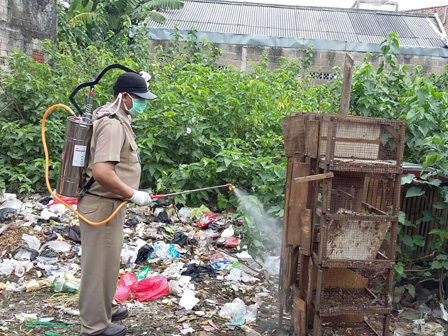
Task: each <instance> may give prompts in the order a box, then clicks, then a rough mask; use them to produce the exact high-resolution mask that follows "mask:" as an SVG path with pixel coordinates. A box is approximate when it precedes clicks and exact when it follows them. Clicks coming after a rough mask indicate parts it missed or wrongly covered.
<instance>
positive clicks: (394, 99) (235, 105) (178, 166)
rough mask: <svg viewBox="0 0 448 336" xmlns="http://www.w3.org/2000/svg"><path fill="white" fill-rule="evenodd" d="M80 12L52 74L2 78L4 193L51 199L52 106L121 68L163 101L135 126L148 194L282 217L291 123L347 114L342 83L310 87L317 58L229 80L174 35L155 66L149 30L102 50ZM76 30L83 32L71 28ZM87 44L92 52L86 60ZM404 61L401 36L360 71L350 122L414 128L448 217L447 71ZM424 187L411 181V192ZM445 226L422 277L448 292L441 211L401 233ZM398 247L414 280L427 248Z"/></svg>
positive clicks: (411, 150)
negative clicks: (141, 76)
mask: <svg viewBox="0 0 448 336" xmlns="http://www.w3.org/2000/svg"><path fill="white" fill-rule="evenodd" d="M82 5H83V6H86V2H83V3H82ZM98 6H99V4H98ZM92 8H93V7H92ZM71 10H72V11H73V13H72V14H71V15H72V16H71V17H70V16H69V17H66V15H68V13H67V12H60V20H59V24H60V40H59V42H58V44H57V45H52V44H51V43H50V42H45V43H44V44H43V48H44V52H45V55H46V62H47V63H45V64H40V63H35V62H33V61H32V59H31V58H30V57H28V56H26V55H24V54H23V53H21V52H19V51H17V52H14V53H12V54H11V55H10V56H9V57H8V58H7V60H6V61H7V64H8V67H9V69H10V70H9V72H8V73H2V74H1V76H0V86H1V91H0V122H1V124H0V125H1V126H0V128H1V131H0V189H3V188H7V189H8V191H17V192H20V193H24V192H33V191H42V190H44V189H45V187H44V184H43V150H42V148H41V146H40V119H41V117H42V116H43V113H44V112H45V110H46V109H47V108H48V107H49V106H51V105H53V104H56V103H64V104H69V101H68V96H69V94H70V93H71V91H72V90H73V89H74V87H76V85H77V84H79V83H81V82H84V81H89V80H92V79H93V78H94V77H96V75H97V74H98V73H99V72H100V71H101V70H102V69H103V68H104V67H105V66H107V65H109V64H112V63H121V64H123V65H126V66H128V67H130V68H133V69H136V70H141V69H145V70H147V71H149V72H150V73H152V75H153V80H152V81H151V84H150V85H151V91H153V92H155V93H156V94H157V95H158V99H157V100H155V101H153V102H151V103H150V104H149V107H148V110H147V111H146V113H144V114H143V115H141V116H139V117H138V118H137V119H136V120H135V123H134V125H135V126H134V127H135V131H136V133H137V138H138V145H139V148H140V151H141V158H142V169H143V174H142V183H141V186H142V187H153V190H154V189H156V191H157V192H161V193H164V192H169V191H173V192H174V191H180V190H185V189H193V188H200V187H205V186H211V185H217V184H224V183H227V182H230V183H234V184H236V185H237V186H238V187H239V188H241V189H243V190H246V191H248V192H249V193H250V194H252V195H256V196H257V197H258V199H259V200H260V204H264V205H265V206H266V208H267V210H268V212H269V213H270V214H272V215H274V216H277V217H282V215H283V207H284V204H283V202H284V197H283V196H284V184H285V168H286V159H285V158H284V157H283V143H282V124H281V120H282V118H283V117H285V116H289V115H290V114H291V113H292V112H298V111H314V112H321V113H337V111H338V106H339V100H340V91H341V81H340V80H335V81H331V82H328V83H325V84H321V85H313V82H312V79H311V77H310V76H308V75H307V67H308V66H309V65H310V64H311V61H312V58H313V50H312V49H309V50H308V51H307V52H306V56H305V57H303V58H302V59H300V60H291V61H287V60H286V59H283V62H282V64H281V66H279V67H278V68H276V69H274V70H270V69H268V68H267V61H266V57H265V58H263V60H262V61H261V62H260V63H259V64H253V65H252V68H251V71H249V72H240V71H238V70H237V69H235V68H233V67H228V68H227V69H225V70H219V69H218V68H217V66H216V61H217V58H218V57H219V56H220V51H219V50H218V49H216V48H215V47H214V46H213V45H212V44H211V43H210V42H208V41H201V42H198V41H197V38H196V34H195V32H194V31H192V32H191V33H190V35H189V37H188V39H187V41H186V43H185V44H184V47H181V45H180V40H181V38H180V35H179V33H178V32H175V33H174V35H173V36H172V43H171V46H170V48H169V49H168V50H162V49H161V48H159V49H158V52H157V54H156V55H155V56H154V57H150V56H149V55H148V46H149V41H148V40H147V39H146V37H145V36H146V35H145V31H144V30H137V31H136V32H135V34H134V35H133V38H132V39H130V38H129V36H128V34H127V33H125V32H126V31H127V30H122V31H120V32H118V33H115V36H118V35H119V34H123V35H122V37H123V38H120V39H114V41H113V42H111V40H109V39H108V38H102V39H97V38H96V37H95V36H96V35H95V34H96V33H94V32H89V25H88V20H87V21H82V20H81V19H80V17H78V18H79V20H81V21H79V22H81V23H82V24H81V23H74V22H76V21H77V20H74V21H73V19H74V18H75V17H76V16H77V15H79V14H81V13H83V12H87V11H88V10H89V8H85V7H82V8H80V9H78V7H76V9H74V8H72V9H71ZM78 12H79V13H78ZM61 18H62V19H64V18H65V21H64V20H62V21H61ZM93 19H94V18H92V20H93ZM70 20H71V21H72V22H71V21H70ZM73 23H74V24H75V27H74V28H73V27H71V26H70V24H73ZM89 34H93V35H91V36H89ZM84 38H85V39H84ZM93 42H95V43H94V44H95V45H92V43H93ZM83 44H84V45H85V46H86V47H85V48H84V47H83V48H79V46H80V45H83ZM397 49H398V36H397V35H396V34H394V33H391V34H390V35H389V36H388V37H387V39H386V40H385V41H384V42H383V44H382V51H383V54H382V56H381V57H380V61H381V65H380V67H379V68H377V69H376V68H375V67H374V66H373V65H372V64H371V62H370V61H371V59H370V56H368V57H367V58H366V60H365V61H364V63H363V64H361V65H360V66H358V67H357V68H356V70H355V72H354V75H353V85H352V99H351V108H350V109H351V113H352V114H355V115H363V116H372V117H381V118H393V119H401V120H406V121H407V122H408V131H407V142H406V149H405V157H406V160H407V161H411V162H417V163H421V164H423V167H424V169H426V168H427V167H429V166H431V167H433V168H435V169H436V172H434V173H427V174H424V175H423V179H424V180H425V181H426V182H427V183H429V184H431V185H433V186H434V187H436V188H437V193H438V195H439V197H440V202H438V203H437V205H436V206H434V207H435V208H436V209H444V208H447V207H448V190H447V187H446V186H445V185H444V184H442V183H441V181H440V180H439V179H437V175H438V174H443V175H447V174H448V164H447V153H448V146H447V140H446V134H447V123H446V119H447V113H448V106H447V105H448V100H447V92H446V83H447V81H446V79H447V78H448V70H447V71H445V73H443V74H441V75H432V76H430V77H425V76H423V75H422V68H421V67H419V66H417V67H416V68H415V69H414V70H413V71H409V69H408V68H407V66H406V65H402V64H399V63H398V60H397V56H396V53H397ZM335 71H339V69H335ZM117 74H118V72H110V73H108V74H107V75H106V76H105V77H104V78H103V80H102V83H101V85H98V86H97V87H96V93H97V94H96V97H95V106H99V105H101V104H103V103H104V102H106V101H107V100H109V98H110V96H111V94H112V92H111V90H112V84H113V81H114V79H115V78H116V75H117ZM339 77H340V76H338V78H339ZM85 96H86V92H80V93H79V94H78V97H79V104H80V105H81V106H83V104H84V101H83V99H84V98H83V97H85ZM64 113H65V112H62V111H58V112H54V113H53V114H52V115H51V117H50V119H49V120H48V121H47V125H48V126H47V140H48V144H49V147H50V156H51V160H52V165H51V171H50V172H51V179H52V181H53V184H55V182H54V181H55V180H56V175H57V174H58V172H57V170H58V165H59V163H58V160H59V156H60V152H61V149H62V146H63V139H64V129H65V114H64ZM413 179H414V177H412V176H408V177H406V178H404V179H403V183H411V182H412V180H413ZM419 195H422V191H421V190H419V188H418V187H417V186H414V187H412V188H410V189H409V191H408V194H407V196H408V197H415V196H419ZM176 202H177V203H179V204H189V205H198V204H201V203H207V204H208V205H209V206H211V207H212V208H215V209H219V210H224V209H226V210H230V209H233V208H234V207H235V206H236V205H237V201H236V198H235V196H234V195H233V194H230V193H229V192H227V191H217V192H201V193H193V194H190V195H182V196H179V197H178V198H177V199H176ZM434 218H435V219H436V220H437V222H438V223H439V228H438V229H437V230H433V231H432V232H430V235H434V236H435V237H436V240H435V242H434V243H431V244H432V245H431V247H430V248H431V250H432V251H433V256H434V257H435V259H434V260H431V259H428V258H424V256H422V257H423V258H421V259H420V260H419V265H421V266H422V267H423V268H424V271H422V277H427V276H430V275H431V276H432V275H434V274H435V273H437V274H436V275H437V276H438V279H442V280H443V279H444V277H445V274H446V271H447V270H448V254H446V253H445V249H444V247H445V246H446V239H447V238H448V231H447V227H446V221H445V219H444V218H441V217H440V215H439V216H437V215H436V214H435V212H431V211H430V212H426V213H424V214H422V218H421V219H420V220H419V221H418V222H416V223H410V222H409V221H407V220H406V219H405V215H404V214H401V216H400V222H401V225H402V226H406V225H412V226H416V225H419V224H420V223H422V222H425V221H427V220H430V219H431V220H432V219H434ZM399 237H400V241H402V242H403V243H404V245H405V248H404V249H403V250H400V251H398V252H399V254H398V257H399V263H398V264H397V271H398V274H399V276H400V277H405V276H406V272H405V269H406V268H407V267H409V266H411V265H412V261H411V260H410V259H409V257H410V255H411V254H412V253H413V251H414V250H415V249H416V247H418V246H421V245H422V244H425V241H424V239H423V237H421V236H414V237H409V236H407V235H406V234H404V232H403V231H400V232H399ZM252 238H253V240H254V241H256V244H259V243H261V241H262V240H263V239H266V238H267V237H266V236H263V235H262V234H257V235H254V236H253V237H252ZM256 244H255V246H256ZM419 267H420V266H419ZM424 272H426V273H424ZM400 277H399V279H400Z"/></svg>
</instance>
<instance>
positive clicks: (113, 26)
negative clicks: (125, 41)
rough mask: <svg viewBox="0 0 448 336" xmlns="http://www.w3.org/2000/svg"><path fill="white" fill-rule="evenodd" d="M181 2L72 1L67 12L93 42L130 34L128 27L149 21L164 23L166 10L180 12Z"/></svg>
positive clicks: (71, 21) (138, 0)
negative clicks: (81, 26)
mask: <svg viewBox="0 0 448 336" xmlns="http://www.w3.org/2000/svg"><path fill="white" fill-rule="evenodd" d="M183 6H184V4H183V3H182V1H181V0H149V1H148V0H105V1H103V0H101V1H100V0H72V1H71V2H70V6H69V7H68V8H67V10H66V13H65V18H66V20H67V21H68V22H69V23H70V25H72V26H77V25H83V26H84V27H85V30H86V34H87V35H88V36H89V37H90V39H91V41H97V40H103V41H107V40H110V39H111V38H113V37H119V38H123V37H126V36H128V35H129V27H131V26H133V25H134V26H138V25H143V24H144V23H145V22H146V21H147V20H153V21H155V22H158V23H164V22H165V20H166V19H165V16H164V15H163V13H162V12H163V11H165V10H179V9H182V8H183Z"/></svg>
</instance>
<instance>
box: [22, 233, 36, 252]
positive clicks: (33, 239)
mask: <svg viewBox="0 0 448 336" xmlns="http://www.w3.org/2000/svg"><path fill="white" fill-rule="evenodd" d="M22 239H23V240H24V241H25V242H26V243H27V244H28V247H29V248H32V249H33V250H39V247H40V241H39V239H38V238H37V237H35V236H30V235H29V234H26V233H24V234H23V235H22Z"/></svg>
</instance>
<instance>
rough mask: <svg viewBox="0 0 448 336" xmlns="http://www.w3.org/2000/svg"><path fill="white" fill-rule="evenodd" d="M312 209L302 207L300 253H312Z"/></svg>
mask: <svg viewBox="0 0 448 336" xmlns="http://www.w3.org/2000/svg"><path fill="white" fill-rule="evenodd" d="M311 215H312V210H311V209H302V211H301V213H300V223H301V227H300V253H301V254H305V255H307V256H310V255H311Z"/></svg>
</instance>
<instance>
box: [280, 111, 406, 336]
mask: <svg viewBox="0 0 448 336" xmlns="http://www.w3.org/2000/svg"><path fill="white" fill-rule="evenodd" d="M405 129H406V123H405V122H402V121H395V120H386V119H377V118H365V117H354V116H346V115H325V114H314V113H299V114H294V115H293V116H291V117H288V118H285V119H284V120H283V130H284V142H285V153H286V156H287V158H288V165H287V180H286V188H285V216H284V237H283V247H282V263H281V283H280V302H281V304H280V308H281V309H280V314H281V315H280V318H281V316H282V314H283V311H284V310H292V314H293V321H294V329H295V333H296V335H297V336H305V335H313V336H320V335H334V334H337V335H359V336H361V335H383V336H386V335H389V316H390V311H391V297H392V286H393V276H394V260H395V247H396V235H397V226H398V213H399V204H400V187H401V183H400V181H401V173H402V161H403V150H404V141H405ZM344 330H345V332H344ZM355 331H356V332H355ZM353 332H355V333H353Z"/></svg>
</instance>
